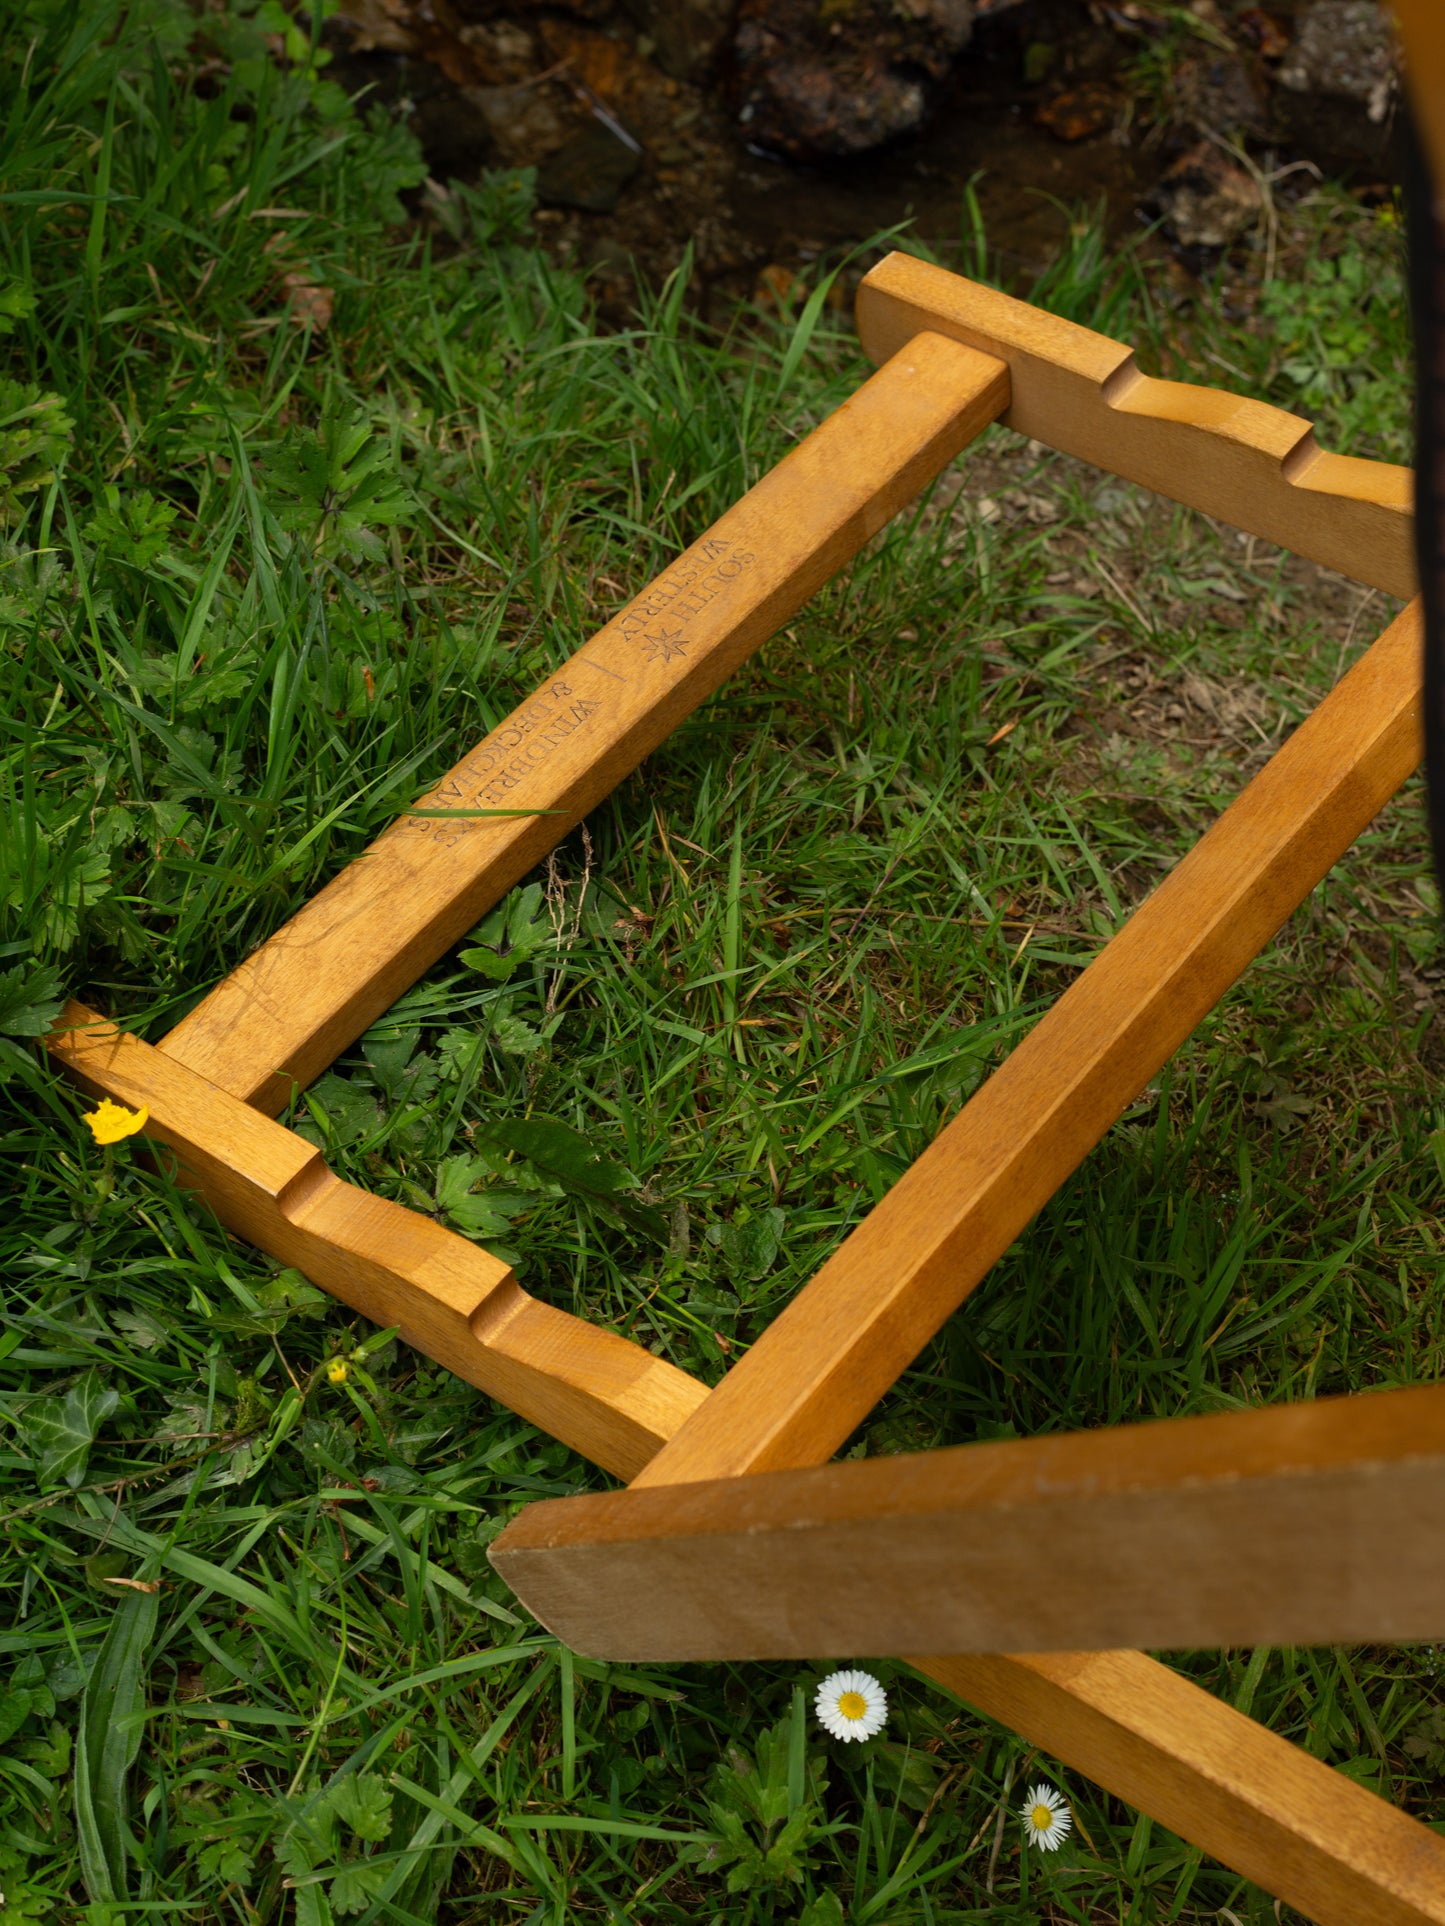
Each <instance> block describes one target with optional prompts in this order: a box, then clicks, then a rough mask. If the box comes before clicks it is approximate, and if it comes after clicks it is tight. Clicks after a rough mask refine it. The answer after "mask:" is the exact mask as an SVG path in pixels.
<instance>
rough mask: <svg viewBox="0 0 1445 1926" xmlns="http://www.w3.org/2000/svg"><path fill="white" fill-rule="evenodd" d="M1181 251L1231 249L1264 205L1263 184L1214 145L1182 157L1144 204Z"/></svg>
mask: <svg viewBox="0 0 1445 1926" xmlns="http://www.w3.org/2000/svg"><path fill="white" fill-rule="evenodd" d="M1145 205H1146V207H1147V208H1148V209H1149V211H1150V212H1151V213H1154V214H1157V215H1159V216H1160V217H1161V218H1162V219H1163V221H1164V224H1165V226H1166V227H1167V228H1168V230H1169V232H1170V234H1171V235H1172V236H1173V238H1174V239H1175V240H1176V241H1177V242H1178V243H1179V245H1180V246H1181V247H1191V248H1193V247H1228V245H1229V243H1230V242H1231V241H1234V240H1237V239H1238V237H1239V236H1240V235H1241V234H1242V233H1244V231H1245V229H1246V228H1249V227H1253V225H1254V223H1255V222H1256V221H1257V220H1258V219H1259V216H1260V211H1261V209H1262V208H1263V205H1264V195H1263V192H1262V191H1261V189H1260V185H1259V182H1258V181H1257V180H1256V179H1255V178H1254V176H1253V174H1251V173H1250V172H1249V170H1248V169H1247V168H1244V167H1241V166H1240V165H1239V163H1238V161H1235V160H1231V159H1230V157H1229V156H1228V154H1226V153H1224V152H1222V151H1221V150H1220V148H1218V147H1217V146H1216V145H1215V143H1214V142H1213V141H1209V140H1202V141H1200V143H1199V145H1198V146H1197V147H1191V148H1190V150H1189V152H1188V153H1187V154H1181V155H1180V157H1179V159H1178V160H1177V161H1175V162H1174V164H1173V166H1172V167H1170V168H1168V169H1167V170H1166V172H1165V173H1164V174H1162V175H1161V176H1160V178H1159V181H1158V183H1157V185H1156V186H1155V188H1154V191H1153V193H1152V194H1151V195H1150V197H1149V199H1148V201H1147V202H1146V203H1145Z"/></svg>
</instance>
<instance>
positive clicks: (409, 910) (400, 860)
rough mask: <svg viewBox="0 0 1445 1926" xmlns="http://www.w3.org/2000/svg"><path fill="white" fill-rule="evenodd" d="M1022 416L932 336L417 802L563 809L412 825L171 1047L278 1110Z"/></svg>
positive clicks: (969, 355) (346, 879)
mask: <svg viewBox="0 0 1445 1926" xmlns="http://www.w3.org/2000/svg"><path fill="white" fill-rule="evenodd" d="M1007 405H1008V377H1007V374H1006V371H1005V370H1004V368H1003V367H1002V365H1001V364H1000V363H999V362H998V361H995V360H991V359H989V358H988V357H987V356H984V355H980V354H978V353H977V352H976V351H975V350H973V349H971V348H964V347H960V346H959V344H958V343H957V342H954V341H950V340H945V339H944V338H943V337H941V336H938V335H929V334H926V333H925V334H919V335H917V336H916V337H915V338H914V340H912V341H911V342H910V343H909V345H908V349H907V352H906V353H904V354H901V355H898V356H895V357H894V359H893V360H891V361H890V362H889V364H888V366H887V367H886V368H884V369H882V370H880V372H879V373H878V374H876V375H874V376H873V377H872V378H871V379H870V380H869V381H867V382H866V383H865V384H864V386H863V387H862V388H860V389H859V390H858V392H857V393H856V394H855V395H853V396H852V397H851V398H850V399H849V400H848V401H845V402H844V403H843V405H842V406H841V407H840V408H838V409H837V410H836V411H835V412H834V413H833V414H832V415H830V416H829V417H828V419H827V420H826V421H825V422H824V423H823V424H822V425H821V427H819V428H816V429H815V430H814V431H813V433H812V434H810V435H809V436H808V437H807V439H806V440H804V441H802V442H800V443H799V445H798V446H797V447H796V448H794V449H793V450H792V451H791V453H790V454H788V455H787V456H786V457H785V458H784V460H782V461H781V462H780V463H779V464H778V465H777V467H776V468H774V469H772V470H771V471H770V472H769V473H768V474H767V475H765V476H764V477H763V479H762V480H761V481H760V482H759V483H758V484H757V486H756V487H755V488H753V489H751V490H750V491H749V492H748V493H747V494H746V495H745V496H744V497H743V498H742V500H741V501H740V502H738V503H737V504H736V506H735V507H733V508H730V509H729V510H728V512H727V514H726V515H724V516H723V517H722V519H721V520H720V521H719V522H717V523H716V524H715V525H714V526H713V527H712V528H711V529H709V530H708V532H707V534H706V535H705V536H704V537H703V538H702V540H701V541H699V542H695V543H694V544H693V546H692V547H691V548H690V549H688V550H687V551H686V553H685V554H684V555H682V556H681V557H680V558H679V560H677V561H676V562H674V563H673V564H672V565H671V567H669V568H668V569H666V570H665V571H664V572H663V574H662V575H660V576H659V577H658V579H657V580H656V581H655V582H654V583H653V584H652V585H651V587H650V588H647V589H644V591H643V592H642V594H641V595H639V596H638V597H637V598H636V599H635V600H634V601H632V602H630V603H629V604H628V606H627V607H626V608H625V609H624V610H623V611H622V613H621V614H620V615H618V616H616V617H615V618H614V619H613V620H612V621H610V622H609V623H608V624H607V625H606V627H605V628H603V629H601V630H600V631H599V632H598V633H597V634H596V635H595V636H594V637H593V638H592V640H591V641H590V642H587V643H586V644H584V646H583V647H582V648H581V649H579V650H578V651H577V653H576V654H575V655H574V656H572V657H571V658H570V660H569V661H567V662H566V663H565V664H564V665H563V667H562V668H560V669H559V670H558V671H557V672H556V674H555V675H551V676H548V677H547V679H546V681H545V682H543V683H542V685H541V686H540V687H539V688H538V689H537V690H536V691H535V692H534V693H533V694H532V695H531V696H530V697H529V698H528V699H527V701H526V702H524V703H523V704H522V705H521V707H520V708H519V709H517V710H515V711H514V713H513V714H512V715H511V716H509V717H508V718H507V720H506V722H504V723H503V724H502V725H501V727H500V728H498V729H494V730H493V731H492V733H491V735H489V736H488V737H487V738H486V740H485V741H484V742H482V743H481V744H480V745H479V746H478V747H477V748H476V749H474V750H473V751H472V752H471V754H470V755H468V756H467V757H465V758H464V760H463V761H461V762H460V763H458V764H457V766H456V768H454V769H453V770H452V771H451V773H450V774H449V775H447V776H446V777H444V778H443V780H442V782H441V783H440V784H439V785H438V786H437V788H436V789H434V790H433V791H432V792H431V794H430V795H428V796H427V797H426V798H425V799H424V800H423V802H422V803H420V804H418V805H417V808H418V809H430V810H456V811H467V810H478V809H480V810H494V809H514V810H524V811H533V812H536V811H544V812H548V813H545V814H541V815H538V814H535V813H534V814H531V815H523V816H513V817H506V818H497V817H492V818H486V817H481V818H479V817H477V816H475V815H473V816H470V817H469V816H466V815H464V814H463V815H457V816H454V817H452V818H451V819H450V820H448V819H446V818H442V819H438V818H437V817H435V816H425V815H417V814H411V815H407V816H404V817H403V818H402V819H401V820H400V821H399V822H397V823H395V824H394V825H393V826H392V827H391V828H390V829H388V830H387V831H386V833H385V834H384V835H383V836H382V837H381V838H380V839H379V840H378V841H377V842H375V843H374V844H373V845H372V846H371V848H370V849H368V850H367V851H366V852H365V854H364V855H363V856H361V857H360V858H358V860H357V861H356V862H354V863H352V864H350V865H349V866H348V867H347V868H346V869H344V870H343V871H342V872H341V874H340V875H339V876H337V877H336V878H335V880H334V881H332V882H331V883H330V884H328V886H327V887H326V888H325V889H323V890H322V891H321V893H320V894H319V895H318V896H315V897H313V898H312V900H311V901H310V902H309V903H308V904H307V905H306V907H305V908H304V909H303V910H301V911H300V912H299V914H297V915H296V916H294V917H293V918H292V919H291V921H290V922H289V923H287V924H286V925H285V927H284V928H283V929H281V930H279V931H278V932H277V933H276V935H275V936H273V937H272V938H271V939H270V941H269V942H267V943H265V944H263V945H262V947H261V948H260V949H259V950H257V951H256V952H255V954H254V955H253V956H251V957H250V958H248V959H247V960H246V961H245V962H244V963H243V964H242V965H241V966H240V968H239V969H237V970H234V971H233V972H232V973H231V975H230V976H228V977H227V978H226V979H225V981H224V982H223V983H221V984H220V985H218V987H217V988H216V989H215V990H213V991H212V992H211V994H210V995H209V996H208V997H207V998H206V999H205V1000H204V1002H202V1003H201V1004H199V1005H198V1006H197V1008H196V1009H195V1010H193V1011H192V1012H191V1014H190V1015H189V1016H187V1017H186V1018H185V1019H184V1020H183V1021H182V1022H181V1023H179V1024H177V1026H176V1028H175V1029H174V1030H173V1031H172V1032H171V1033H170V1035H169V1036H168V1037H166V1038H165V1040H164V1041H163V1043H162V1044H161V1045H160V1048H161V1049H162V1050H163V1051H164V1052H165V1054H166V1055H167V1056H169V1057H172V1058H174V1060H175V1061H176V1062H177V1063H183V1064H186V1065H188V1066H189V1067H190V1068H191V1069H193V1070H197V1071H199V1072H200V1073H201V1074H202V1075H204V1076H205V1077H207V1078H209V1079H210V1081H211V1082H212V1083H214V1084H216V1085H217V1086H218V1087H219V1088H220V1089H222V1090H227V1091H229V1092H230V1093H231V1094H232V1095H233V1096H238V1097H242V1098H244V1099H245V1101H246V1102H247V1103H252V1104H255V1105H256V1106H257V1107H258V1108H260V1109H263V1110H265V1111H267V1112H268V1113H269V1114H271V1115H274V1114H275V1113H276V1112H277V1111H278V1110H280V1109H281V1108H282V1107H283V1106H284V1105H285V1104H286V1103H287V1102H288V1101H289V1099H290V1097H291V1094H292V1091H293V1088H294V1086H295V1085H297V1084H303V1085H304V1084H306V1083H309V1082H310V1080H311V1079H312V1078H313V1077H314V1076H316V1075H317V1074H318V1073H319V1072H320V1071H321V1070H323V1069H324V1068H325V1067H326V1065H327V1064H329V1063H330V1062H331V1061H332V1060H333V1059H334V1058H335V1057H336V1055H337V1054H338V1053H339V1052H340V1051H341V1050H343V1049H344V1048H345V1047H346V1045H347V1044H348V1043H350V1042H351V1041H352V1040H353V1039H354V1038H355V1037H357V1036H359V1035H360V1033H361V1032H362V1031H363V1030H364V1029H365V1028H366V1027H367V1025H368V1024H370V1023H372V1022H374V1021H375V1019H376V1018H377V1017H379V1016H380V1015H381V1014H382V1013H383V1012H384V1011H385V1010H387V1009H389V1008H390V1006H391V1005H392V1003H393V1002H394V1001H395V1000H396V998H397V997H398V996H399V995H400V994H401V992H402V991H403V990H405V989H408V988H409V987H410V986H411V985H412V984H413V983H414V982H415V981H416V980H417V978H418V977H419V976H420V975H421V974H422V973H423V971H424V970H426V969H427V968H429V967H430V965H431V964H432V963H434V962H435V961H436V959H437V958H438V957H439V956H440V955H441V954H442V953H443V951H444V950H446V949H447V947H448V946H449V945H450V944H452V943H454V942H455V941H456V940H457V938H458V937H460V936H462V935H463V934H464V933H465V932H466V931H467V930H468V929H470V928H471V926H472V924H473V923H475V922H476V920H477V918H478V917H479V916H480V915H481V914H482V912H483V911H484V910H486V909H487V908H489V907H490V906H491V905H492V904H493V903H495V902H496V901H497V899H498V898H499V897H500V896H501V895H502V894H503V893H504V892H505V891H506V890H507V889H509V888H510V887H511V885H512V884H513V883H515V882H516V881H517V879H518V878H519V877H521V876H523V875H525V874H526V872H527V871H528V870H529V869H531V868H532V867H533V865H534V864H535V863H536V862H538V861H539V859H540V858H541V857H542V856H544V855H545V854H546V852H547V851H548V850H549V849H551V848H552V847H553V846H554V845H555V844H556V843H558V842H560V841H561V839H562V837H563V836H564V835H566V833H567V831H568V830H570V829H571V828H572V827H573V825H574V824H575V823H577V822H578V821H580V819H581V818H582V817H583V816H584V815H585V814H586V813H587V811H588V810H589V809H591V808H592V807H593V806H594V805H595V804H596V803H598V802H600V801H601V800H602V798H603V797H604V796H606V795H607V794H608V792H609V791H610V790H611V789H613V788H614V787H615V786H616V784H617V783H618V782H620V781H621V779H622V778H623V776H625V775H626V774H627V772H628V771H629V770H631V769H633V768H635V767H636V766H637V764H638V763H639V762H640V761H641V760H642V758H643V757H644V756H645V755H647V753H648V752H649V751H650V750H652V749H655V748H656V747H657V745H658V743H660V742H661V741H662V740H663V739H664V738H665V737H666V736H667V735H668V733H669V732H670V731H671V730H672V729H674V728H675V727H676V726H677V724H678V723H679V722H680V721H681V720H682V718H683V717H684V716H685V715H687V714H689V713H690V712H691V711H692V710H693V709H695V708H696V707H697V705H698V704H699V703H700V702H701V701H702V700H703V699H704V697H706V696H708V695H710V694H711V693H712V691H713V690H714V689H716V688H717V687H718V686H719V684H720V683H722V682H723V681H724V680H725V679H726V677H727V676H729V675H730V674H731V673H732V672H733V670H734V669H736V668H737V667H738V665H739V664H740V663H741V662H742V661H743V660H744V659H745V658H746V657H747V656H748V655H749V654H751V652H752V651H753V650H754V649H756V648H757V647H758V646H759V644H760V643H762V642H765V641H766V640H767V638H768V637H769V636H770V635H773V634H774V633H775V632H776V631H777V630H778V629H779V628H780V627H781V626H782V624H783V623H784V622H785V621H787V619H788V617H789V616H790V615H792V614H793V613H794V612H795V611H796V610H797V609H798V608H799V607H800V606H801V604H802V603H803V602H805V601H806V600H807V598H808V597H809V596H810V595H811V594H813V592H814V591H815V590H816V589H817V588H819V587H820V586H821V585H822V584H823V583H824V582H826V581H827V580H828V578H829V577H830V576H832V575H834V574H836V572H837V571H838V569H840V568H841V567H842V566H843V564H844V563H845V562H846V561H847V560H848V559H849V557H850V556H852V555H853V554H854V553H856V551H857V550H858V549H859V548H861V547H862V545H863V543H864V542H866V541H867V540H868V538H869V537H870V536H871V535H874V534H876V533H877V531H878V530H879V529H880V528H882V527H883V526H884V524H885V523H886V522H888V520H889V519H890V518H891V517H892V516H893V515H894V514H895V513H896V512H897V511H898V509H899V508H901V507H902V506H903V504H904V503H905V502H907V501H908V500H910V499H911V498H912V496H914V495H915V494H916V493H917V492H918V490H919V489H920V488H921V487H922V486H923V484H924V483H925V482H927V481H929V480H930V479H931V478H932V477H933V476H934V475H936V474H937V473H938V471H939V470H940V469H941V468H942V467H943V466H944V465H945V464H946V463H947V462H948V461H950V460H951V459H952V458H953V456H954V455H956V454H957V453H958V451H959V449H960V448H962V447H963V446H964V445H965V443H967V442H968V441H970V440H971V439H972V438H973V437H974V436H975V435H977V434H978V433H979V432H980V431H981V430H982V429H983V428H984V427H986V426H987V425H988V423H989V422H990V421H992V420H994V419H995V418H996V417H997V416H998V415H999V414H1000V413H1001V411H1002V410H1003V409H1004V408H1005V407H1006V406H1007Z"/></svg>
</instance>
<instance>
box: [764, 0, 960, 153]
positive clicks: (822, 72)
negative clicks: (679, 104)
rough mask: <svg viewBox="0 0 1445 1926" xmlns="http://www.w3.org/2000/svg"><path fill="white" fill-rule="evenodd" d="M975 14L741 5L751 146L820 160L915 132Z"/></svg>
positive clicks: (807, 1) (804, 3) (871, 6)
mask: <svg viewBox="0 0 1445 1926" xmlns="http://www.w3.org/2000/svg"><path fill="white" fill-rule="evenodd" d="M973 12H974V10H973V3H972V0H823V3H822V4H821V5H819V4H817V0H741V7H740V10H739V19H738V30H737V34H736V36H735V38H734V42H733V47H734V53H735V56H736V60H737V71H738V87H739V93H740V103H739V113H738V120H739V123H740V124H741V126H742V128H743V130H744V132H745V134H746V136H747V139H748V141H749V143H750V144H751V145H753V146H755V147H759V148H762V149H765V150H766V151H767V152H769V153H773V154H781V155H785V156H787V157H788V158H789V159H792V160H819V159H827V158H833V157H836V156H840V155H844V154H859V153H864V152H866V151H867V150H868V149H869V148H872V147H877V146H880V145H881V144H882V143H883V142H884V141H888V140H892V139H894V138H895V137H896V136H897V135H899V134H904V133H909V132H911V131H912V130H913V129H914V128H916V127H918V126H919V125H920V124H921V123H922V121H923V119H924V116H925V114H926V112H927V108H928V90H927V82H928V81H930V80H940V79H941V78H942V77H943V75H944V74H945V73H946V72H947V71H948V67H949V64H950V62H951V61H952V59H953V56H954V55H955V54H956V53H958V52H959V51H960V49H961V48H962V47H963V46H964V45H965V44H966V43H967V41H968V37H969V34H970V31H971V29H972V25H973Z"/></svg>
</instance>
